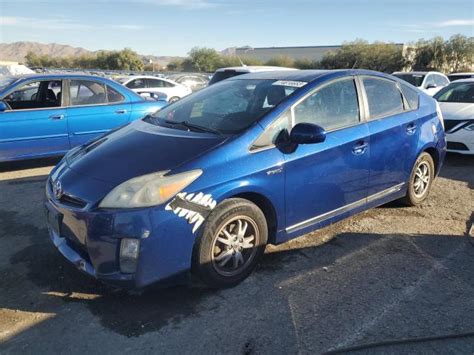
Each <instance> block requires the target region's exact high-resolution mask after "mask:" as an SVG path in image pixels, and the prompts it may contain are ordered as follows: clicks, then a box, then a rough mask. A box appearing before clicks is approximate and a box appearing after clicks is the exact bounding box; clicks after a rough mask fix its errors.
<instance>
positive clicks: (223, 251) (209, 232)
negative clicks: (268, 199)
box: [193, 198, 268, 288]
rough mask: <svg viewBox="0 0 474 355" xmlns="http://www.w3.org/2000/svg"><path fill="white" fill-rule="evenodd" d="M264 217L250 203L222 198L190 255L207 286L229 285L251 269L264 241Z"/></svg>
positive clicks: (195, 270) (194, 269) (265, 227)
mask: <svg viewBox="0 0 474 355" xmlns="http://www.w3.org/2000/svg"><path fill="white" fill-rule="evenodd" d="M267 238H268V230H267V221H266V219H265V215H264V214H263V212H262V211H261V210H260V209H259V208H258V207H257V206H256V205H255V204H253V203H251V202H250V201H248V200H244V199H240V198H232V199H228V200H226V201H224V202H222V203H221V204H220V205H219V206H218V207H217V208H216V209H215V210H214V211H213V212H212V213H211V214H210V215H209V217H208V219H207V221H206V224H205V226H204V229H203V232H202V234H201V235H200V237H199V239H198V241H197V243H196V247H195V250H194V256H193V271H194V272H195V273H196V274H197V275H198V276H199V277H200V278H201V279H202V281H204V283H206V284H207V285H208V286H210V287H214V288H224V287H232V286H235V285H237V284H238V283H240V282H241V281H243V280H244V279H245V278H246V277H247V276H248V275H250V273H251V272H252V271H253V269H254V268H255V266H256V265H257V262H258V260H259V258H260V257H261V255H262V254H263V252H264V250H265V245H266V243H267Z"/></svg>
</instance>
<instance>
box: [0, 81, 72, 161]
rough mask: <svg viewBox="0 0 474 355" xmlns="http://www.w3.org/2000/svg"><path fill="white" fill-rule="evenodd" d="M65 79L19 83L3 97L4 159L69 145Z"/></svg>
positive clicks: (0, 153)
mask: <svg viewBox="0 0 474 355" xmlns="http://www.w3.org/2000/svg"><path fill="white" fill-rule="evenodd" d="M62 89H63V81H62V80H32V81H29V82H27V83H23V84H19V86H17V87H16V88H15V89H14V90H13V91H12V92H9V93H7V95H6V96H5V97H3V98H2V100H3V101H4V102H5V103H6V104H7V105H8V106H9V107H10V109H9V110H6V111H4V112H0V161H2V160H12V159H27V158H32V157H40V156H47V155H55V154H58V155H59V154H63V153H64V152H66V151H67V150H68V149H69V140H68V131H67V116H66V110H65V108H64V107H63V105H62V95H61V94H62V91H63V90H62Z"/></svg>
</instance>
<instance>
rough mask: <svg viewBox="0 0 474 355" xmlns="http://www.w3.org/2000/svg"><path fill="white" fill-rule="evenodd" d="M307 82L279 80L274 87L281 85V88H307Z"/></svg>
mask: <svg viewBox="0 0 474 355" xmlns="http://www.w3.org/2000/svg"><path fill="white" fill-rule="evenodd" d="M306 84H307V82H305V81H294V80H278V81H275V82H274V83H273V84H272V85H279V86H290V87H294V88H300V87H302V86H305V85H306Z"/></svg>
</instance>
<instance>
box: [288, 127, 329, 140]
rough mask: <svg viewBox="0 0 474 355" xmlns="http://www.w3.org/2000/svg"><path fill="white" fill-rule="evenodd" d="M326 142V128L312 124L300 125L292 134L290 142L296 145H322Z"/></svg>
mask: <svg viewBox="0 0 474 355" xmlns="http://www.w3.org/2000/svg"><path fill="white" fill-rule="evenodd" d="M325 140H326V131H325V130H324V128H322V127H320V126H318V125H315V124H312V123H298V124H297V125H296V126H294V127H293V129H292V130H291V133H290V141H291V142H292V143H295V144H313V143H321V142H324V141H325Z"/></svg>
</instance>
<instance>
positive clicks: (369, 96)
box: [360, 76, 420, 196]
mask: <svg viewBox="0 0 474 355" xmlns="http://www.w3.org/2000/svg"><path fill="white" fill-rule="evenodd" d="M360 82H361V84H362V86H363V87H364V89H365V95H364V101H365V107H366V108H367V112H366V115H367V117H368V127H369V133H370V176H369V189H368V195H369V196H372V195H375V194H383V193H387V194H389V193H390V191H392V189H402V185H403V184H404V183H405V182H406V181H408V177H409V175H410V172H411V168H412V165H413V163H414V160H415V154H416V145H417V142H418V137H419V132H420V129H419V127H418V121H417V119H418V115H417V110H416V109H417V107H414V108H412V107H410V106H409V104H408V102H407V100H405V98H404V96H403V95H402V92H401V90H400V87H399V84H398V83H397V82H395V81H392V80H390V79H386V78H382V77H375V76H361V77H360ZM408 89H409V90H411V89H410V88H408V87H407V90H408ZM411 91H413V90H411ZM407 93H408V91H407ZM417 98H418V96H417V93H416V92H415V93H414V97H413V98H412V100H413V104H412V105H415V102H416V105H417V102H418V101H417Z"/></svg>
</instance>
